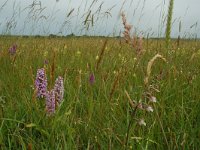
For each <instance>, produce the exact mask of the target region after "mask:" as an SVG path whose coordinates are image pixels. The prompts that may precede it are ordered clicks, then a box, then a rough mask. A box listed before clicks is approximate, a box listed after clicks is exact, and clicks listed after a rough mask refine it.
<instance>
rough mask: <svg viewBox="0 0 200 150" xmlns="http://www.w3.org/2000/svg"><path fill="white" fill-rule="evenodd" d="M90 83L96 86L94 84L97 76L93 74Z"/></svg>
mask: <svg viewBox="0 0 200 150" xmlns="http://www.w3.org/2000/svg"><path fill="white" fill-rule="evenodd" d="M89 82H90V84H94V82H95V76H94V74H93V73H92V74H91V75H90V78H89Z"/></svg>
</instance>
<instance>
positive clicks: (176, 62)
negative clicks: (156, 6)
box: [0, 37, 200, 150]
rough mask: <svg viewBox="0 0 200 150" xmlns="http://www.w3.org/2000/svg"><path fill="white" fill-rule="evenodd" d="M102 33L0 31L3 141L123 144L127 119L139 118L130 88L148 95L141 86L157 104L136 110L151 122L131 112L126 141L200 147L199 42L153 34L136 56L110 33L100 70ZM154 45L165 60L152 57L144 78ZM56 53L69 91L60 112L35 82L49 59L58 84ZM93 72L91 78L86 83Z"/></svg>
mask: <svg viewBox="0 0 200 150" xmlns="http://www.w3.org/2000/svg"><path fill="white" fill-rule="evenodd" d="M105 40H106V39H104V38H95V37H91V38H84V37H81V38H76V37H72V38H67V39H64V38H21V37H0V66H1V69H0V97H1V101H0V102H1V114H0V149H27V148H29V149H30V148H31V149H35V150H38V149H54V150H55V149H124V148H125V139H126V134H127V128H128V124H129V122H130V120H131V119H134V118H132V117H131V108H130V106H129V101H128V98H127V96H126V94H125V90H126V91H127V92H128V93H129V95H130V97H131V99H133V100H135V101H142V102H144V103H146V102H147V99H146V98H145V97H144V92H151V93H152V94H153V95H154V96H155V97H156V98H157V103H156V104H155V105H154V112H152V113H147V112H145V111H143V110H138V111H137V113H136V116H135V118H138V119H139V118H144V119H145V122H146V123H147V126H146V127H143V126H139V125H138V124H137V122H136V121H135V119H134V120H133V124H132V126H131V129H130V133H129V140H128V149H129V148H132V149H138V150H140V149H159V150H160V149H198V148H199V147H200V140H199V139H200V115H199V114H200V109H199V108H200V93H199V89H200V63H199V59H200V52H198V50H199V49H198V48H199V47H200V42H199V41H196V42H195V41H189V40H188V41H187V40H185V41H180V46H179V47H177V46H176V41H173V40H172V41H171V50H168V51H167V50H166V49H165V40H158V41H156V40H149V42H148V49H146V53H145V54H143V55H142V56H141V57H140V58H137V59H134V58H136V57H137V56H136V55H135V53H134V50H133V49H132V48H131V47H129V46H128V45H126V44H125V43H124V42H122V43H121V44H120V41H119V39H114V38H108V44H107V47H106V49H105V52H104V55H103V57H102V60H101V62H100V66H99V69H98V70H96V69H95V67H96V63H97V60H96V56H99V54H100V53H101V49H102V47H103V44H104V41H105ZM13 43H17V45H18V48H17V54H16V56H10V55H9V53H8V49H9V47H10V46H12V44H13ZM144 47H145V48H146V47H147V46H146V41H144ZM157 53H159V54H161V55H162V56H163V57H165V58H166V59H167V62H166V63H165V62H163V61H161V60H156V61H155V62H154V65H153V67H152V73H151V77H150V78H149V85H148V86H145V85H144V78H145V76H146V68H147V64H148V62H149V61H150V60H151V58H152V57H153V56H155V55H156V54H157ZM54 54H55V60H54V61H55V77H57V76H58V75H61V76H63V77H64V86H65V94H64V101H63V103H62V105H61V106H60V107H59V109H57V110H56V113H55V114H54V115H53V116H47V115H46V112H45V100H44V99H36V98H34V89H33V88H34V80H35V77H36V72H37V69H38V68H42V67H44V60H45V59H47V60H48V61H49V64H48V65H46V66H45V68H46V72H47V77H48V83H49V88H50V87H52V85H53V84H54V83H53V81H55V79H52V80H51V78H50V73H51V66H52V63H53V55H54ZM193 54H195V57H194V58H193V59H192V60H191V57H192V55H193ZM88 66H90V67H88ZM91 72H94V75H95V84H94V85H90V84H89V76H90V73H91ZM114 84H116V85H115V86H114ZM113 87H114V89H113ZM150 87H154V88H157V89H158V90H159V91H160V92H155V90H152V88H150ZM112 90H113V94H112V96H110V93H111V91H112ZM3 101H4V102H3ZM156 112H157V113H156ZM162 127H163V131H164V132H163V131H162ZM165 136H166V139H167V142H166V141H165Z"/></svg>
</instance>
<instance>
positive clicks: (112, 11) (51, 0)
mask: <svg viewBox="0 0 200 150" xmlns="http://www.w3.org/2000/svg"><path fill="white" fill-rule="evenodd" d="M168 4H169V0H0V33H1V34H15V35H16V34H17V35H49V34H56V35H68V34H72V33H73V34H75V35H104V36H118V35H121V33H122V32H123V25H122V19H121V13H122V12H124V13H125V15H126V17H127V22H128V23H129V24H131V25H132V26H133V28H132V34H137V35H139V36H147V34H148V35H150V36H152V37H163V36H164V35H165V24H166V16H167V12H168ZM199 6H200V0H174V10H173V18H172V19H173V20H172V29H171V36H172V37H177V36H178V35H180V36H181V37H186V38H187V37H189V38H193V37H196V36H197V37H200V25H199V23H200V9H199Z"/></svg>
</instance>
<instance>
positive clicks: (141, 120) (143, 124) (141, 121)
mask: <svg viewBox="0 0 200 150" xmlns="http://www.w3.org/2000/svg"><path fill="white" fill-rule="evenodd" d="M138 124H139V125H140V126H146V125H147V124H146V122H145V121H144V119H140V120H139V121H138Z"/></svg>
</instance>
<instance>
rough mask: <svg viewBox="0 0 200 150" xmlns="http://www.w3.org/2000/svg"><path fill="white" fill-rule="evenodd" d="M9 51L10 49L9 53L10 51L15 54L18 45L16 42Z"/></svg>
mask: <svg viewBox="0 0 200 150" xmlns="http://www.w3.org/2000/svg"><path fill="white" fill-rule="evenodd" d="M8 51H9V53H10V54H11V55H14V54H15V53H16V51H17V45H16V44H14V45H13V46H12V47H10V48H9V50H8Z"/></svg>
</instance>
